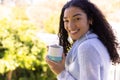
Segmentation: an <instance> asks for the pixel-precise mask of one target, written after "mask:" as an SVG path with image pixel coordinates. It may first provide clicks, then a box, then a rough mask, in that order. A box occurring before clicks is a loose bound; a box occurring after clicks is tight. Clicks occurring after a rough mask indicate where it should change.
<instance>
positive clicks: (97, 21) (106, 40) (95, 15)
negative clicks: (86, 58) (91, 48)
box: [58, 0, 119, 63]
mask: <svg viewBox="0 0 120 80" xmlns="http://www.w3.org/2000/svg"><path fill="white" fill-rule="evenodd" d="M71 6H73V7H78V8H80V9H82V10H83V11H84V12H85V13H86V14H87V18H88V20H92V25H90V29H92V30H93V33H95V34H97V35H98V36H99V39H100V40H101V41H102V43H103V44H104V45H105V46H106V48H107V49H108V52H109V55H110V58H111V61H112V62H113V63H118V59H119V54H118V52H117V47H118V45H119V44H118V43H117V40H116V37H115V35H114V33H113V31H112V27H111V25H110V24H109V23H108V21H107V20H106V19H105V16H104V15H103V14H102V12H101V11H100V10H99V9H98V8H97V7H96V6H95V5H94V4H93V3H91V2H89V1H87V0H71V1H69V2H67V3H66V4H65V5H64V6H63V8H62V11H61V15H60V22H59V33H58V36H59V41H60V43H59V44H60V45H62V46H63V48H64V53H67V52H68V50H69V49H70V48H71V45H72V44H71V43H70V42H69V40H68V38H69V36H68V33H67V31H66V30H65V28H64V22H63V17H64V11H65V9H66V8H69V7H71Z"/></svg>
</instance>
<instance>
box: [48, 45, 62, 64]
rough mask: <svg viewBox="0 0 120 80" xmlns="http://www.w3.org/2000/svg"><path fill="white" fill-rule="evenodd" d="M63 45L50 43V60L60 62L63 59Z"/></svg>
mask: <svg viewBox="0 0 120 80" xmlns="http://www.w3.org/2000/svg"><path fill="white" fill-rule="evenodd" d="M62 53H63V47H62V46H60V45H49V49H48V57H49V59H50V60H53V61H55V62H59V61H61V60H62Z"/></svg>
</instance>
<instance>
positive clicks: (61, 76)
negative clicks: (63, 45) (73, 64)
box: [57, 70, 76, 80]
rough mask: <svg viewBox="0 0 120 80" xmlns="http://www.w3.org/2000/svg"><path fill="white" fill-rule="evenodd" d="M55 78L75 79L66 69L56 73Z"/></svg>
mask: <svg viewBox="0 0 120 80" xmlns="http://www.w3.org/2000/svg"><path fill="white" fill-rule="evenodd" d="M57 80H76V79H74V77H73V76H72V75H70V73H69V72H68V71H66V70H64V71H62V72H61V73H60V74H59V75H57Z"/></svg>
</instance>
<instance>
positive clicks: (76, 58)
mask: <svg viewBox="0 0 120 80" xmlns="http://www.w3.org/2000/svg"><path fill="white" fill-rule="evenodd" d="M69 36H70V37H71V39H72V41H73V42H70V39H69ZM59 39H60V45H62V46H63V48H64V53H67V54H66V56H65V55H63V59H62V61H60V62H54V61H51V60H50V59H49V58H48V57H46V62H47V64H48V65H49V67H50V69H51V70H52V71H53V72H54V73H55V74H56V75H57V79H58V80H107V75H108V70H109V66H110V65H111V62H112V63H114V64H116V63H118V58H119V55H118V52H117V50H116V48H117V47H118V43H117V42H116V38H115V35H114V34H113V31H112V29H111V26H110V25H109V23H108V22H107V20H106V19H105V17H104V16H103V14H102V13H101V11H100V10H99V9H98V8H97V7H96V6H95V5H94V4H92V3H91V2H89V1H86V0H72V1H69V2H67V3H66V4H65V5H64V6H63V8H62V12H61V16H60V28H59Z"/></svg>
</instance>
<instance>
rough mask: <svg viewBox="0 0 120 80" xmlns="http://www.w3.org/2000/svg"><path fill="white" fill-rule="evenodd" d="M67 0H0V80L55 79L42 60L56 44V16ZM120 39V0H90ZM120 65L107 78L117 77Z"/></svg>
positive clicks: (113, 68)
mask: <svg viewBox="0 0 120 80" xmlns="http://www.w3.org/2000/svg"><path fill="white" fill-rule="evenodd" d="M67 1H69V0H0V80H56V78H55V77H56V76H55V75H54V74H53V73H52V72H51V71H50V69H49V67H48V66H47V65H46V63H45V60H44V58H45V55H46V54H47V52H46V46H47V45H49V44H52V43H58V37H57V32H58V27H59V16H60V11H61V8H62V6H63V5H64V4H65V3H66V2H67ZM90 1H91V2H93V3H94V4H96V6H97V7H99V8H100V10H101V11H102V12H103V14H104V15H105V17H106V18H107V20H108V21H109V23H110V24H111V25H112V28H113V30H114V32H115V34H116V36H117V40H118V41H119V42H120V17H119V14H120V0H90ZM118 51H119V49H118ZM119 75H120V67H119V65H116V66H111V70H110V76H109V80H120V76H119Z"/></svg>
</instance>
